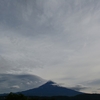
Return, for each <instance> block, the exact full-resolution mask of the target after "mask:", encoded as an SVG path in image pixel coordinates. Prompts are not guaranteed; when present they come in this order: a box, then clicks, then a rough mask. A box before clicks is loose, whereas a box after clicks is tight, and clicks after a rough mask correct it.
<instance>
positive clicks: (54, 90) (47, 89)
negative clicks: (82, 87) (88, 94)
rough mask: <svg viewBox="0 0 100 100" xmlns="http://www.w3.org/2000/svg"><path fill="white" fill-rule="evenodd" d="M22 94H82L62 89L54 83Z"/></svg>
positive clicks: (49, 82) (48, 83) (50, 82)
mask: <svg viewBox="0 0 100 100" xmlns="http://www.w3.org/2000/svg"><path fill="white" fill-rule="evenodd" d="M21 93H22V94H24V95H26V96H75V95H78V94H81V92H77V91H75V90H71V89H68V88H65V87H60V86H58V85H56V84H55V83H54V82H52V81H48V82H47V83H45V84H43V85H42V86H40V87H38V88H35V89H30V90H27V91H23V92H21Z"/></svg>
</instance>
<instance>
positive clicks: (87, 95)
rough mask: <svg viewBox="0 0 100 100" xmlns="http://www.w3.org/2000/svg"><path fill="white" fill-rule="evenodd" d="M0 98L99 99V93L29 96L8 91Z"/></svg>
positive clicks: (32, 99)
mask: <svg viewBox="0 0 100 100" xmlns="http://www.w3.org/2000/svg"><path fill="white" fill-rule="evenodd" d="M0 100H100V94H81V95H77V96H73V97H67V96H53V97H42V96H30V97H26V96H24V95H23V94H15V93H10V94H8V95H7V96H0Z"/></svg>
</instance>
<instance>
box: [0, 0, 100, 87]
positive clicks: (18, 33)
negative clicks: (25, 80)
mask: <svg viewBox="0 0 100 100" xmlns="http://www.w3.org/2000/svg"><path fill="white" fill-rule="evenodd" d="M0 5H1V6H0V69H1V70H0V73H12V74H22V73H24V74H26V73H30V74H33V73H34V74H36V75H38V76H41V77H43V78H46V79H51V80H54V81H57V82H58V83H59V82H61V81H62V79H63V78H66V79H64V80H63V82H65V83H67V85H68V86H69V85H72V86H75V85H77V84H80V83H82V82H84V81H88V80H94V79H95V78H96V79H97V78H98V79H99V72H100V70H99V69H100V68H99V65H100V59H99V58H100V56H99V54H100V53H99V51H100V46H99V43H100V39H99V37H100V34H99V31H100V28H99V26H100V22H99V19H100V13H99V12H100V1H99V0H96V1H95V0H88V1H87V0H84V1H80V0H75V1H73V0H42V1H40V0H16V1H12V0H7V1H6V0H1V1H0ZM4 66H5V67H4ZM51 73H52V74H51ZM55 73H56V74H55ZM58 78H59V80H57V79H58ZM60 79H61V80H60Z"/></svg>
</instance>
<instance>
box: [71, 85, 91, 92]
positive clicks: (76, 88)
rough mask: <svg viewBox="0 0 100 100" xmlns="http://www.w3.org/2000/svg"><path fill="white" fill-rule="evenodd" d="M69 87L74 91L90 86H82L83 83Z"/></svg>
mask: <svg viewBox="0 0 100 100" xmlns="http://www.w3.org/2000/svg"><path fill="white" fill-rule="evenodd" d="M70 88H71V89H73V90H76V91H82V90H85V89H89V88H90V87H86V86H83V85H76V86H74V87H70Z"/></svg>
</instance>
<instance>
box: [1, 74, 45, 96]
mask: <svg viewBox="0 0 100 100" xmlns="http://www.w3.org/2000/svg"><path fill="white" fill-rule="evenodd" d="M45 82H46V81H45V80H44V79H42V78H40V77H38V76H36V75H30V74H23V75H14V74H0V94H2V93H9V92H19V91H25V90H29V89H32V88H36V87H39V86H40V85H42V84H44V83H45Z"/></svg>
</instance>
